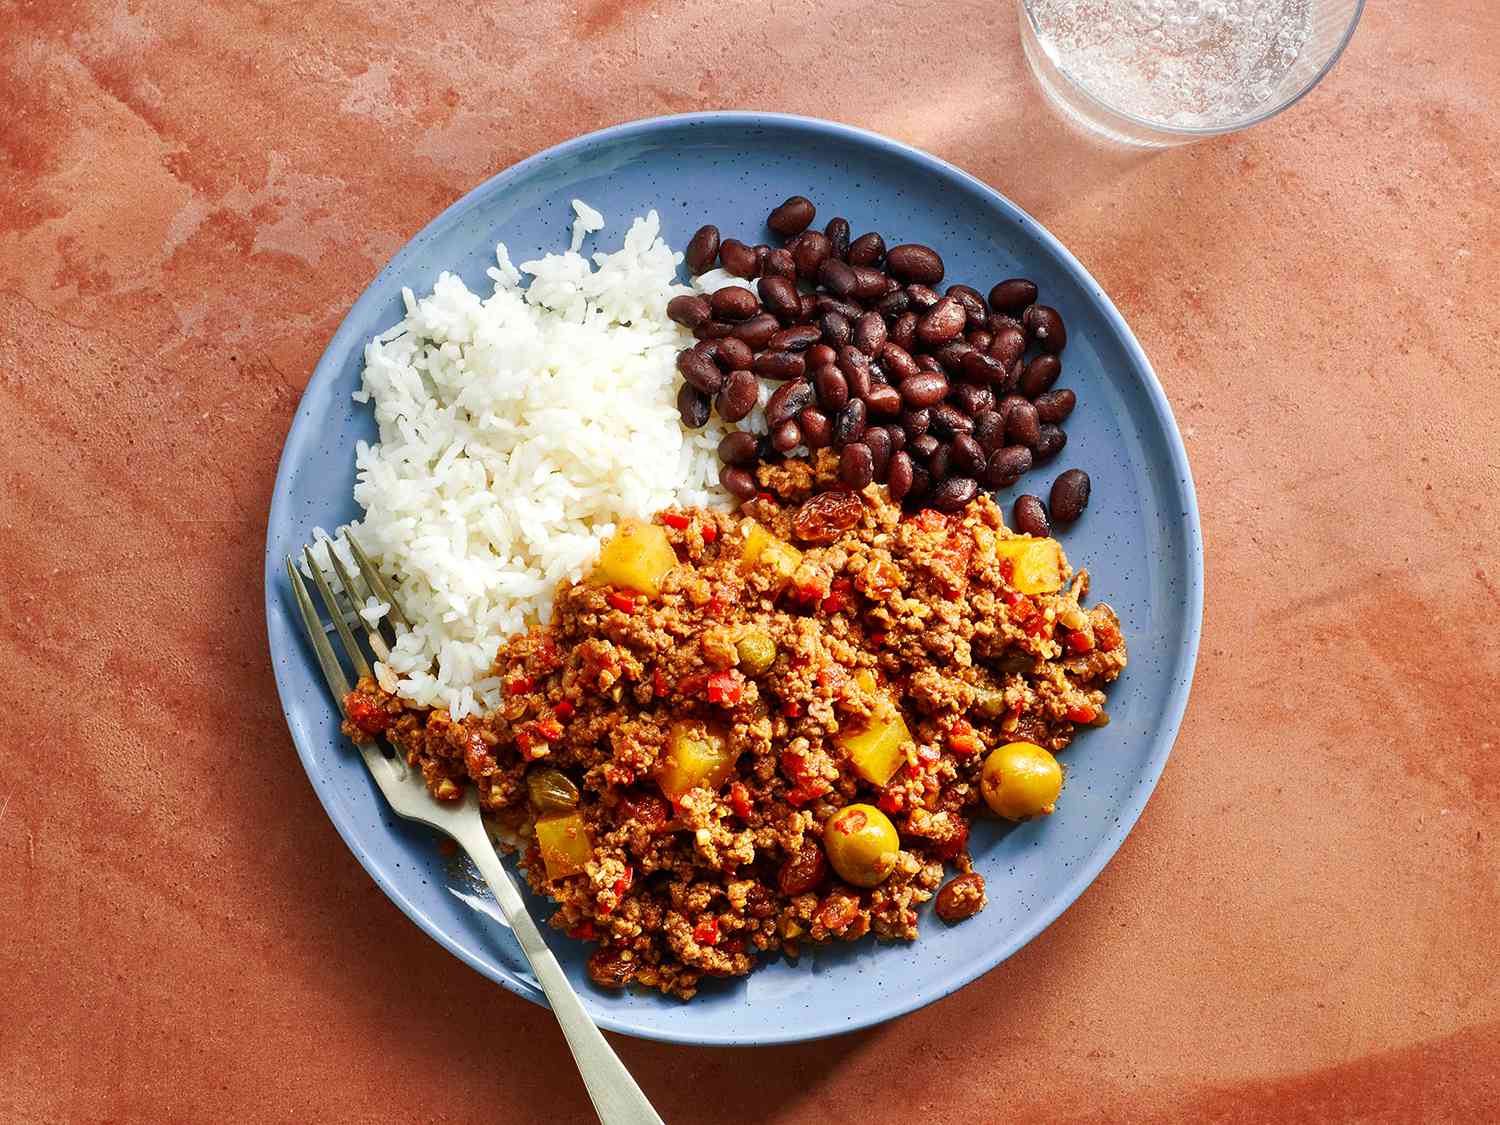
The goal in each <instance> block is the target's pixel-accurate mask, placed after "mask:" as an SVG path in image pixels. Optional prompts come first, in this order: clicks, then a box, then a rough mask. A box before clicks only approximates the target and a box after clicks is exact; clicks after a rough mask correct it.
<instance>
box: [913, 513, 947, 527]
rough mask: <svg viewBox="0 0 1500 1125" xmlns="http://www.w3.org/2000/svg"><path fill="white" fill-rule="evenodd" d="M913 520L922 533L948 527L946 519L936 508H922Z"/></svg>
mask: <svg viewBox="0 0 1500 1125" xmlns="http://www.w3.org/2000/svg"><path fill="white" fill-rule="evenodd" d="M915 518H916V521H917V526H918V527H920V528H921V529H922V530H923V531H941V530H942V529H943V528H945V527H947V526H948V517H947V516H945V515H943V513H942V512H940V511H938V510H937V509H936V508H923V509H922V510H921V511H920V512H918V513H917V514H916V517H915Z"/></svg>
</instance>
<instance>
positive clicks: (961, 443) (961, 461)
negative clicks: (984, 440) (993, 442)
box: [952, 434, 986, 477]
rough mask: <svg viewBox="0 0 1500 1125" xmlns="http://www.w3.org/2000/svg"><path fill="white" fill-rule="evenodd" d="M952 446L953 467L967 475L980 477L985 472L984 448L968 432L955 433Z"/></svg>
mask: <svg viewBox="0 0 1500 1125" xmlns="http://www.w3.org/2000/svg"><path fill="white" fill-rule="evenodd" d="M952 448H953V467H954V468H955V469H956V470H958V471H959V472H960V473H962V474H963V475H964V476H966V477H978V476H979V475H980V474H981V473H983V472H984V467H985V462H986V458H985V455H984V450H983V449H981V448H980V447H979V443H978V442H977V441H975V440H974V439H973V438H971V437H970V436H969V435H968V434H955V435H954V437H953V446H952Z"/></svg>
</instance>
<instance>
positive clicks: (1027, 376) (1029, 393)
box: [1017, 352, 1062, 398]
mask: <svg viewBox="0 0 1500 1125" xmlns="http://www.w3.org/2000/svg"><path fill="white" fill-rule="evenodd" d="M1061 374H1062V360H1060V359H1058V358H1057V357H1056V356H1055V355H1050V354H1048V353H1046V352H1043V353H1042V354H1041V355H1039V356H1037V357H1036V358H1035V359H1033V360H1032V361H1031V362H1030V363H1028V364H1027V365H1026V370H1024V371H1023V372H1021V382H1020V383H1019V384H1018V385H1017V389H1018V390H1019V391H1020V392H1021V393H1022V394H1023V395H1025V396H1026V397H1027V398H1036V397H1037V396H1038V395H1040V394H1042V393H1043V392H1045V391H1048V390H1050V389H1051V387H1052V384H1053V383H1055V382H1057V377H1058V376H1059V375H1061Z"/></svg>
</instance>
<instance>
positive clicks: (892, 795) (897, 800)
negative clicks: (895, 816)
mask: <svg viewBox="0 0 1500 1125" xmlns="http://www.w3.org/2000/svg"><path fill="white" fill-rule="evenodd" d="M875 803H876V804H877V805H879V806H880V811H881V812H888V813H898V812H900V811H901V810H902V809H903V808H904V807H905V806H906V791H905V790H904V789H887V790H886V791H885V792H884V793H882V794H881V795H880V800H879V801H877V802H875Z"/></svg>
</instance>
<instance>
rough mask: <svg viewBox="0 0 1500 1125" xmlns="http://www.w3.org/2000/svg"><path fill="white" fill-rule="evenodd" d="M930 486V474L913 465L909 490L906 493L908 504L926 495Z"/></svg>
mask: <svg viewBox="0 0 1500 1125" xmlns="http://www.w3.org/2000/svg"><path fill="white" fill-rule="evenodd" d="M931 486H932V474H931V473H929V472H928V471H927V470H926V469H925V468H923V467H922V466H921V465H913V466H912V468H911V488H909V489H908V490H907V492H906V499H907V501H908V502H910V501H913V500H920V499H921V498H922V497H923V496H926V495H927V490H928V489H929V488H930V487H931Z"/></svg>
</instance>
